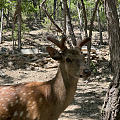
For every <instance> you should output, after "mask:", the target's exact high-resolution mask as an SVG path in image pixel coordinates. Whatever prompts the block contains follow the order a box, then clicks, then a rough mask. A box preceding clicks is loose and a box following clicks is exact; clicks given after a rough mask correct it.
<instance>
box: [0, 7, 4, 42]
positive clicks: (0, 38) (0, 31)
mask: <svg viewBox="0 0 120 120" xmlns="http://www.w3.org/2000/svg"><path fill="white" fill-rule="evenodd" d="M2 30H3V8H2V10H1V29H0V43H2Z"/></svg>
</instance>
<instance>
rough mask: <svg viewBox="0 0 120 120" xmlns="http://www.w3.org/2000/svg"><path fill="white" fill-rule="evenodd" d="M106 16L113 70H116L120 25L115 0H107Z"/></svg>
mask: <svg viewBox="0 0 120 120" xmlns="http://www.w3.org/2000/svg"><path fill="white" fill-rule="evenodd" d="M105 4H106V16H107V22H108V34H109V40H110V42H109V46H110V59H111V65H112V72H115V71H116V69H115V68H116V67H115V66H117V64H118V61H117V60H118V51H117V48H116V46H117V45H119V41H118V40H120V36H119V34H120V27H119V19H118V14H117V8H116V3H115V0H113V1H112V2H110V0H106V3H105Z"/></svg>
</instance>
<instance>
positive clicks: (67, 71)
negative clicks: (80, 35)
mask: <svg viewBox="0 0 120 120" xmlns="http://www.w3.org/2000/svg"><path fill="white" fill-rule="evenodd" d="M48 52H49V54H50V56H51V57H52V58H53V59H56V60H59V62H60V65H59V68H58V72H57V74H56V76H55V78H53V79H52V80H50V81H46V82H29V83H23V84H18V85H11V86H1V87H0V120H57V119H58V117H59V115H60V114H61V113H62V112H63V111H64V110H65V108H66V107H67V106H68V105H69V104H70V103H71V101H72V100H73V98H74V94H75V91H76V88H77V82H78V79H79V77H80V76H81V75H82V76H83V77H84V76H85V77H86V76H89V72H84V70H86V66H85V64H84V60H83V56H82V55H81V53H80V51H79V50H78V49H72V50H66V51H65V52H64V53H63V54H59V53H58V52H57V51H56V50H55V49H53V48H49V49H48Z"/></svg>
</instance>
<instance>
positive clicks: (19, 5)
mask: <svg viewBox="0 0 120 120" xmlns="http://www.w3.org/2000/svg"><path fill="white" fill-rule="evenodd" d="M18 7H19V10H20V11H19V14H18V49H19V50H20V49H21V19H22V18H21V0H18Z"/></svg>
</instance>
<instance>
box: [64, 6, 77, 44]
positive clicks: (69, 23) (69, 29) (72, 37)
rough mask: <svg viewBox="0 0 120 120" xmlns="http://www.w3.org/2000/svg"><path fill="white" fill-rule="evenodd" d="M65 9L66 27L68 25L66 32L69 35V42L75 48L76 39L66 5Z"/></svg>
mask: <svg viewBox="0 0 120 120" xmlns="http://www.w3.org/2000/svg"><path fill="white" fill-rule="evenodd" d="M66 9H67V25H68V31H69V34H70V37H71V41H72V43H73V45H74V46H76V38H75V34H74V31H73V26H72V23H71V16H70V12H69V8H68V6H67V5H66Z"/></svg>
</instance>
